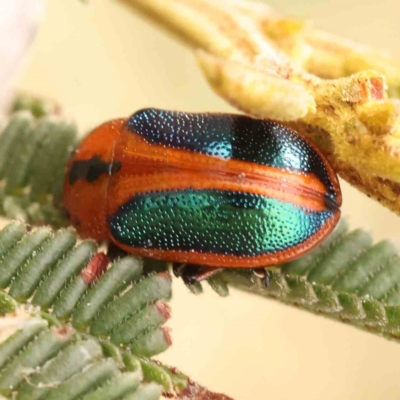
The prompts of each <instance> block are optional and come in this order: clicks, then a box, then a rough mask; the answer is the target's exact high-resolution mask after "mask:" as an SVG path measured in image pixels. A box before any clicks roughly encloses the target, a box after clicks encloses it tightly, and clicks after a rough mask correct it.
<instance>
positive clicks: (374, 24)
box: [11, 0, 400, 400]
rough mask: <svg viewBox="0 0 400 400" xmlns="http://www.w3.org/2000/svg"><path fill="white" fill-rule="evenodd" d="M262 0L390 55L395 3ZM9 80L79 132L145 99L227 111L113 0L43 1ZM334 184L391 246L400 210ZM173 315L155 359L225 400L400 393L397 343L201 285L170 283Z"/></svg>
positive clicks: (360, 221) (178, 48)
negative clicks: (38, 21)
mask: <svg viewBox="0 0 400 400" xmlns="http://www.w3.org/2000/svg"><path fill="white" fill-rule="evenodd" d="M166 1H168V0H166ZM221 1H223V0H221ZM269 4H271V5H273V6H275V7H276V8H277V9H278V10H279V11H281V12H282V13H283V14H285V15H287V16H291V17H298V18H304V19H310V20H313V21H314V24H315V26H316V27H318V28H321V29H324V30H326V31H329V32H332V33H336V34H340V35H342V36H344V37H347V38H349V39H354V40H357V41H361V42H364V43H366V44H370V45H373V46H376V47H378V48H382V49H387V50H390V51H392V52H394V53H396V52H397V55H400V48H399V37H400V25H399V15H400V3H399V1H398V0H381V1H379V2H376V1H372V0H363V1H361V0H336V1H329V0H303V1H301V2H299V1H298V0H271V1H270V2H269ZM11 40H12V39H11ZM18 86H19V87H20V88H21V89H23V90H26V91H29V92H32V93H34V94H39V95H44V96H48V97H50V98H54V99H56V100H57V101H58V102H60V104H62V106H63V107H64V108H65V110H66V112H67V114H68V115H69V116H71V118H74V119H75V120H76V121H77V123H78V125H79V127H80V130H81V131H82V132H85V131H86V130H88V129H90V128H91V127H93V126H94V125H96V124H99V123H101V122H103V121H105V120H107V119H111V118H115V117H122V116H128V115H130V114H131V113H133V112H134V111H135V110H137V109H140V108H143V107H149V106H151V107H159V108H168V109H177V110H185V111H198V112H200V111H232V109H231V108H230V107H229V106H228V105H227V104H225V102H224V101H222V100H221V99H219V98H218V97H217V96H216V95H215V94H214V93H213V92H212V90H211V89H210V88H209V87H208V84H207V83H206V81H205V79H204V78H203V77H202V75H201V73H200V71H199V69H198V67H197V65H196V62H195V59H194V57H193V55H192V53H191V51H190V50H189V49H187V48H185V47H183V46H182V45H181V44H180V43H178V42H176V41H175V39H174V38H172V37H170V36H168V35H166V34H165V33H164V32H163V31H161V30H158V29H157V28H156V27H155V26H153V25H151V24H150V23H149V22H148V21H146V20H144V19H142V18H140V17H139V16H138V15H135V14H132V13H131V12H128V11H127V10H126V9H125V8H124V7H123V6H122V5H120V4H118V3H117V2H116V1H112V0H103V1H96V0H91V1H89V2H88V3H87V4H84V3H82V2H80V1H78V0H72V1H60V0H58V1H50V0H48V1H47V2H46V12H45V17H44V20H43V22H42V25H41V27H40V29H39V33H38V36H37V40H36V42H35V44H34V46H33V47H32V49H31V51H30V54H29V58H28V61H27V62H26V64H25V66H24V69H23V70H22V71H21V72H20V74H19V77H18ZM342 187H343V192H344V193H343V194H344V206H343V214H344V215H345V216H347V217H348V218H349V220H350V223H351V225H352V226H353V227H359V226H360V227H363V228H366V229H368V230H370V231H372V232H373V234H374V237H375V239H376V240H379V239H382V238H392V239H393V240H394V241H395V242H399V238H400V219H399V217H397V216H395V215H394V214H392V213H390V212H389V211H387V210H385V209H384V208H383V207H381V206H379V205H378V204H376V203H375V202H373V201H371V200H369V199H368V198H367V197H366V196H363V195H361V194H359V193H358V192H357V191H356V190H354V189H352V188H350V187H349V186H348V185H346V184H344V183H343V184H342ZM172 310H173V318H172V320H171V322H170V324H169V325H170V326H171V328H172V337H173V341H174V345H173V346H172V348H171V349H170V350H168V351H167V352H166V353H164V354H163V355H161V356H160V357H159V358H160V359H161V360H162V361H164V362H167V363H169V364H171V365H174V366H176V367H178V368H180V369H181V370H183V371H184V372H186V373H188V374H189V375H190V376H191V377H192V378H193V379H195V380H197V381H199V382H200V383H202V384H203V385H205V386H207V387H209V388H210V389H212V390H215V391H219V392H223V393H226V394H228V395H230V396H232V397H233V398H234V399H235V400H250V399H267V398H268V399H274V400H279V399H291V398H296V399H300V400H301V399H308V400H310V399H321V398H323V399H325V400H330V399H339V398H340V399H351V400H358V399H360V400H361V399H362V400H369V399H386V400H390V399H398V398H399V397H400V379H399V378H398V376H399V360H400V345H399V344H397V343H393V342H389V341H386V340H385V339H380V338H378V337H376V336H373V335H369V334H367V333H365V332H361V331H357V330H356V329H354V328H351V327H347V326H346V325H344V324H339V323H336V322H332V321H330V320H326V319H323V318H320V317H317V316H313V315H310V314H308V313H305V312H301V311H299V310H296V309H294V308H290V307H288V306H284V305H281V304H278V303H277V302H274V301H272V300H264V299H259V298H256V297H252V296H250V295H246V294H243V293H240V292H236V291H233V290H232V291H231V296H230V297H228V298H225V299H222V298H219V297H218V296H217V295H216V294H215V293H213V292H212V291H211V290H205V294H203V295H200V296H194V295H192V294H190V293H189V291H188V290H187V289H186V288H185V287H184V285H183V284H182V283H181V282H180V281H175V282H174V298H173V301H172Z"/></svg>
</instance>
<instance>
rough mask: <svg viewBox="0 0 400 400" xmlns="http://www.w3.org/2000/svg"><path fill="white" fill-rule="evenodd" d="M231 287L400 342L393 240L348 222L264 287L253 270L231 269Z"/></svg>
mask: <svg viewBox="0 0 400 400" xmlns="http://www.w3.org/2000/svg"><path fill="white" fill-rule="evenodd" d="M220 278H221V279H223V280H224V281H225V283H226V284H228V286H232V287H236V288H239V289H241V290H245V291H248V292H252V293H255V294H258V295H261V296H265V297H270V298H274V299H276V300H279V301H282V302H284V303H287V304H291V305H295V306H297V307H299V308H302V309H304V310H307V311H311V312H314V313H317V314H319V315H324V316H327V317H329V318H334V319H336V320H340V321H343V322H346V323H349V324H351V325H354V326H355V327H358V328H362V329H365V330H368V331H369V332H375V333H377V334H380V335H383V336H385V337H388V338H391V339H399V338H400V257H399V255H398V250H397V248H396V247H395V246H394V245H393V244H392V243H391V242H389V241H381V242H379V243H376V244H373V243H372V237H371V235H370V234H369V233H367V232H365V231H364V230H362V229H357V230H354V231H351V232H349V231H348V228H347V224H346V222H345V221H342V222H341V223H340V225H339V226H338V227H337V229H336V230H335V231H334V232H333V234H332V235H331V236H330V237H329V238H328V239H327V240H326V241H325V242H324V243H323V244H321V245H320V246H319V247H317V248H316V249H315V250H313V251H312V252H310V253H309V254H308V255H306V256H304V257H302V258H300V259H298V260H295V261H292V262H290V263H287V264H284V265H283V266H282V267H281V268H279V269H278V268H277V269H273V270H271V271H270V284H269V286H268V287H265V286H263V284H262V282H260V280H259V278H257V277H256V276H255V275H254V274H253V273H252V272H250V271H238V270H229V271H226V272H224V273H223V274H222V275H221V277H220Z"/></svg>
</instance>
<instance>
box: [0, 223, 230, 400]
mask: <svg viewBox="0 0 400 400" xmlns="http://www.w3.org/2000/svg"><path fill="white" fill-rule="evenodd" d="M76 239H77V238H76V235H75V234H74V232H73V231H72V230H70V229H61V230H59V231H56V232H54V231H52V230H51V229H49V228H46V227H44V228H36V229H33V230H31V229H28V228H27V226H26V225H24V224H23V223H20V222H12V223H11V224H9V225H8V226H6V227H5V228H4V229H3V230H2V231H0V287H1V288H2V289H3V290H0V315H2V319H1V331H2V335H4V332H8V334H7V337H6V338H4V337H2V343H0V394H1V395H3V396H5V398H7V399H11V398H12V399H18V400H24V399H25V400H27V399H44V398H45V399H77V398H79V399H85V400H88V399H99V400H103V399H104V400H105V399H107V400H109V399H122V398H123V399H136V400H152V399H154V400H156V399H158V398H159V397H160V393H161V391H163V392H164V393H167V394H168V396H170V397H174V398H187V399H198V398H199V399H200V398H202V397H201V396H203V395H207V396H211V395H212V396H214V397H213V398H215V399H221V400H222V399H228V397H225V396H223V395H218V394H215V393H211V392H208V391H207V390H206V389H204V388H202V387H201V386H199V385H197V384H195V383H194V382H192V381H191V380H190V379H189V378H188V377H187V376H185V375H184V374H182V373H180V372H178V371H177V370H176V369H171V368H169V367H167V366H163V365H162V364H160V363H158V362H155V361H153V360H151V359H149V358H148V357H150V356H153V355H155V354H158V353H160V352H162V351H164V350H165V349H166V348H167V347H168V346H169V345H170V343H171V342H170V337H169V334H168V331H167V330H166V328H164V327H163V325H164V323H165V322H166V321H167V320H168V318H169V315H170V313H169V307H168V305H167V304H166V303H165V301H166V300H168V299H169V297H170V295H171V278H170V276H169V274H168V273H166V272H165V267H164V268H160V265H159V263H156V264H157V265H156V266H157V268H158V269H159V272H147V273H146V274H143V270H144V269H145V270H146V271H149V270H151V269H152V268H154V265H153V264H154V263H153V262H149V263H148V264H149V265H145V268H143V267H144V266H143V261H142V260H140V259H137V258H135V257H123V258H119V259H117V260H116V261H115V262H114V263H112V264H111V265H109V266H108V268H107V269H106V270H105V268H106V267H107V265H108V259H107V257H106V256H105V255H104V254H103V253H98V249H97V246H96V245H95V243H94V242H92V241H83V242H81V243H79V244H77V243H76ZM145 264H147V263H146V262H145ZM6 291H7V292H6ZM32 306H33V307H32ZM10 331H11V332H10ZM188 393H189V394H188ZM185 396H186V397H185Z"/></svg>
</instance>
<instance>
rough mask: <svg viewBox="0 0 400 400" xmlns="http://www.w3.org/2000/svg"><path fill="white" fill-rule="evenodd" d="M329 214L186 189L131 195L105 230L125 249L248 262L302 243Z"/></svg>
mask: <svg viewBox="0 0 400 400" xmlns="http://www.w3.org/2000/svg"><path fill="white" fill-rule="evenodd" d="M333 213H334V210H330V209H326V210H324V211H318V212H315V211H309V210H307V209H305V208H303V207H299V206H296V205H293V204H291V203H287V202H283V201H280V200H277V199H273V198H269V197H265V196H261V195H255V194H249V193H245V192H230V191H220V190H193V189H187V190H176V191H169V192H152V193H147V194H141V195H136V196H134V197H133V198H132V199H131V200H130V201H128V202H127V203H126V204H124V205H123V206H121V207H120V208H119V209H118V211H117V212H116V213H115V214H114V215H112V216H110V217H109V225H110V231H111V234H112V236H113V237H114V239H115V240H117V241H118V242H120V243H121V244H124V245H127V246H130V247H136V248H145V249H160V250H180V251H196V252H199V253H214V254H225V255H234V256H250V257H251V256H258V255H263V254H273V253H276V252H279V251H283V250H287V249H290V248H291V247H294V246H296V245H299V244H301V243H303V242H304V241H306V240H307V239H309V238H310V237H311V236H313V235H314V234H316V233H317V232H318V231H319V230H320V229H321V228H322V226H323V225H324V224H325V222H326V221H327V220H328V219H329V218H330V217H331V216H332V215H333Z"/></svg>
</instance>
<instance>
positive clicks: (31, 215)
mask: <svg viewBox="0 0 400 400" xmlns="http://www.w3.org/2000/svg"><path fill="white" fill-rule="evenodd" d="M20 108H21V107H20ZM39 115H40V113H39ZM76 141H77V129H76V127H75V124H72V123H70V122H68V121H65V120H64V119H63V118H61V117H59V116H55V115H51V114H49V115H46V114H45V115H44V116H42V117H40V118H35V117H34V116H33V115H32V113H31V112H30V111H28V110H23V111H19V112H16V113H14V114H13V115H12V116H11V117H10V119H9V121H8V124H7V125H6V126H5V128H4V129H3V132H2V133H1V135H0V181H2V184H1V185H0V214H2V215H4V216H6V217H8V218H18V219H22V220H24V221H26V222H29V223H32V224H45V223H46V224H51V225H53V226H61V225H63V224H65V219H64V217H63V215H62V210H61V207H60V202H61V194H62V187H63V182H64V173H65V165H66V163H67V161H68V158H69V156H70V153H71V151H72V150H73V149H74V147H75V145H76Z"/></svg>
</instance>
